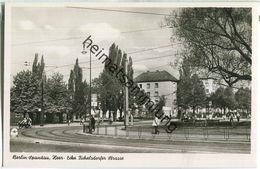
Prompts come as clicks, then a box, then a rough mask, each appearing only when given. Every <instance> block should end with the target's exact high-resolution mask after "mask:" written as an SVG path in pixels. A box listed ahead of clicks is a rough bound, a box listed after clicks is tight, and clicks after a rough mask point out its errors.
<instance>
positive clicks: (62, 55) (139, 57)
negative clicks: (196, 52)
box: [11, 7, 179, 82]
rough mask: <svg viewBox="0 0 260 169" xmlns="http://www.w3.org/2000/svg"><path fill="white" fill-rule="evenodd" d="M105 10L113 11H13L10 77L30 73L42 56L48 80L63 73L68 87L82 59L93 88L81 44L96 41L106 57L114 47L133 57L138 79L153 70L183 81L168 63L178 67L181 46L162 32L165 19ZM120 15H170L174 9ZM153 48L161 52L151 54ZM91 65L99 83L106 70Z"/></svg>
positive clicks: (168, 31)
mask: <svg viewBox="0 0 260 169" xmlns="http://www.w3.org/2000/svg"><path fill="white" fill-rule="evenodd" d="M106 9H109V10H110V11H103V10H90V9H80V8H68V7H48V8H46V7H13V8H12V13H11V29H12V30H11V34H12V35H11V36H12V39H11V40H12V43H11V45H12V46H11V54H12V55H11V76H14V75H16V74H17V73H18V72H20V71H22V70H26V69H31V66H32V62H33V59H34V56H35V53H38V54H39V56H42V55H43V56H44V59H45V65H46V67H45V71H46V74H47V76H50V75H51V74H53V73H54V72H59V73H61V74H63V75H64V80H65V81H67V80H68V78H69V74H70V70H71V69H72V68H73V65H74V63H75V60H76V58H78V59H79V63H80V66H81V67H82V68H83V78H84V79H86V80H87V82H89V63H88V61H89V55H88V54H87V55H84V54H82V53H81V52H82V42H83V41H84V40H85V39H86V38H87V37H88V36H89V35H91V37H92V40H93V43H94V44H97V45H98V46H99V47H101V48H104V51H105V53H107V54H108V49H109V47H110V46H111V45H112V43H115V44H116V45H118V46H119V48H120V49H121V50H122V51H123V52H126V53H132V54H128V56H131V57H132V59H133V67H134V77H136V76H137V75H139V74H140V73H142V72H145V71H148V70H149V71H155V70H166V71H168V72H169V73H171V74H172V75H174V76H175V77H176V78H178V70H177V69H176V68H173V67H171V66H169V63H170V62H174V61H175V54H176V53H177V51H178V50H179V46H178V44H175V42H174V43H173V42H171V39H170V38H171V35H172V30H171V28H166V27H164V28H161V25H162V22H164V16H163V15H153V14H140V13H126V12H116V11H111V10H114V9H115V8H106ZM120 10H124V11H126V10H127V11H139V12H146V13H160V14H166V15H167V14H169V13H170V12H171V11H172V10H174V9H168V8H120ZM167 45H169V46H167ZM161 46H167V47H161ZM157 47H159V48H157ZM151 48H156V49H153V50H147V49H151ZM140 50H141V51H142V50H147V51H143V52H140ZM138 51H139V52H138ZM161 56H162V57H161ZM92 60H93V62H92V67H93V69H92V77H93V78H95V77H98V76H99V74H100V72H101V71H102V70H103V64H102V63H101V61H100V60H97V59H96V58H93V59H92ZM25 62H29V63H30V64H29V66H26V65H25V64H24V63H25ZM27 65H28V64H27Z"/></svg>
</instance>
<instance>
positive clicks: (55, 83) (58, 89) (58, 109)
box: [45, 73, 71, 123]
mask: <svg viewBox="0 0 260 169" xmlns="http://www.w3.org/2000/svg"><path fill="white" fill-rule="evenodd" d="M45 86H46V87H45V93H46V99H45V100H46V107H45V112H46V115H47V116H46V118H47V119H46V121H47V122H53V121H54V117H55V116H57V117H58V120H59V122H60V123H62V122H63V114H64V113H67V112H68V111H70V109H71V107H70V97H69V96H70V94H69V92H68V89H67V86H66V84H65V82H64V81H63V75H62V74H60V73H54V74H53V75H52V76H51V78H48V79H47V82H46V85H45Z"/></svg>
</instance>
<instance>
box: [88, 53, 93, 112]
mask: <svg viewBox="0 0 260 169" xmlns="http://www.w3.org/2000/svg"><path fill="white" fill-rule="evenodd" d="M91 97H92V96H91V51H89V115H91V106H92V105H91Z"/></svg>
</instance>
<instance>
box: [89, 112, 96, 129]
mask: <svg viewBox="0 0 260 169" xmlns="http://www.w3.org/2000/svg"><path fill="white" fill-rule="evenodd" d="M90 121H91V129H92V130H93V131H95V123H96V120H95V118H94V116H93V115H91V118H90Z"/></svg>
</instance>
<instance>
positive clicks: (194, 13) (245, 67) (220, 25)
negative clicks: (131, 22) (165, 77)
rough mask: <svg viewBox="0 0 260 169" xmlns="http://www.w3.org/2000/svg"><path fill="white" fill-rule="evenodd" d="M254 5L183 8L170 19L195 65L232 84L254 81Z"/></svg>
mask: <svg viewBox="0 0 260 169" xmlns="http://www.w3.org/2000/svg"><path fill="white" fill-rule="evenodd" d="M251 17H252V15H251V8H183V9H180V10H179V11H177V12H173V13H172V15H171V16H169V17H167V18H166V22H167V24H168V25H169V26H171V27H173V29H174V30H173V36H172V39H175V37H177V40H178V41H181V42H183V46H184V49H185V50H184V54H183V55H186V56H188V57H189V60H190V63H191V65H194V66H195V67H198V68H200V69H206V70H207V71H209V72H211V73H213V74H214V75H217V76H218V77H221V78H223V79H224V81H225V82H226V83H227V84H228V85H229V86H232V85H233V84H235V83H236V82H238V81H239V80H251V78H252V77H251V64H252V58H251V55H252V49H251V35H252V23H251V22H252V21H251V20H252V19H251Z"/></svg>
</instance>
